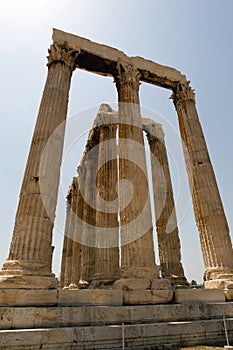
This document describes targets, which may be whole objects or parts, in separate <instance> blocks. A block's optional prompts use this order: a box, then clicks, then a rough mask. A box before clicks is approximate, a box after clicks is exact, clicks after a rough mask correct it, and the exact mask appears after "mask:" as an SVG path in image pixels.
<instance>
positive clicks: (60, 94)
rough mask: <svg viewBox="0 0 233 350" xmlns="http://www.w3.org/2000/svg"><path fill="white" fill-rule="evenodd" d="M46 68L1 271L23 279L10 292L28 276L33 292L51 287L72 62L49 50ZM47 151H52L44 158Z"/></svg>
mask: <svg viewBox="0 0 233 350" xmlns="http://www.w3.org/2000/svg"><path fill="white" fill-rule="evenodd" d="M48 62H49V63H48V76H47V81H46V84H45V89H44V93H43V97H42V101H41V105H40V110H39V114H38V118H37V123H36V126H35V131H34V135H33V139H32V143H31V149H30V153H29V156H28V161H27V166H26V170H25V174H24V179H23V184H22V188H21V193H20V200H19V205H18V211H17V215H16V221H15V227H14V232H13V238H12V243H11V247H10V253H9V257H8V259H7V261H6V262H5V264H4V266H3V270H2V271H1V274H4V275H10V276H12V275H16V276H17V275H21V279H19V278H17V277H15V283H14V285H13V284H12V287H13V288H20V287H21V282H22V279H23V277H22V276H23V275H25V276H27V277H25V278H27V280H28V281H29V284H31V288H34V287H35V288H53V287H55V279H54V277H53V276H54V275H53V274H52V273H51V262H52V251H53V248H52V230H53V225H54V218H55V209H56V201H57V191H58V184H59V177H60V166H61V159H62V150H63V142H64V130H65V120H66V114H67V105H68V95H69V89H70V81H71V75H72V71H73V70H74V68H75V59H74V57H73V53H72V54H71V52H70V51H69V50H68V49H64V48H61V47H59V46H58V45H53V46H52V47H51V50H50V51H49V57H48ZM58 127H59V129H58V130H56V129H57V128H58ZM55 130H56V132H55ZM48 146H49V150H50V151H48V152H47V153H46V152H44V151H45V149H46V148H45V147H48ZM32 275H34V277H32ZM29 276H31V277H30V278H29ZM35 276H44V279H43V278H42V277H41V280H39V279H38V278H37V279H36V278H35ZM24 282H25V281H24ZM24 282H23V285H24V287H26V286H27V283H26V282H25V283H24ZM43 282H44V283H43ZM1 286H3V287H7V280H6V276H4V283H2V280H1V279H0V287H1Z"/></svg>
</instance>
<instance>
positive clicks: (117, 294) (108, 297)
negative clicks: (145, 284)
mask: <svg viewBox="0 0 233 350" xmlns="http://www.w3.org/2000/svg"><path fill="white" fill-rule="evenodd" d="M91 292H92V298H91V304H92V305H123V292H122V291H121V290H108V289H101V290H98V289H92V290H91Z"/></svg>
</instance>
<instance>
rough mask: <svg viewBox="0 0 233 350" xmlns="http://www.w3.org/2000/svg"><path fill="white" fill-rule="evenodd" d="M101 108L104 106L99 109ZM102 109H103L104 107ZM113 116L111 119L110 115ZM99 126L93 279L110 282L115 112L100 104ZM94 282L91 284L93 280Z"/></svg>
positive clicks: (115, 226)
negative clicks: (98, 232) (96, 231)
mask: <svg viewBox="0 0 233 350" xmlns="http://www.w3.org/2000/svg"><path fill="white" fill-rule="evenodd" d="M103 107H105V108H103ZM104 109H105V110H104ZM114 117H115V118H114ZM95 124H96V125H98V128H99V156H98V173H97V178H96V186H97V199H96V207H97V211H96V229H97V230H98V229H99V230H101V228H102V232H101V231H100V233H101V236H99V235H98V234H97V237H96V238H97V241H96V247H97V249H96V259H95V271H94V280H95V284H96V286H97V281H96V280H98V281H100V282H101V281H102V283H108V284H109V283H111V282H113V281H115V280H116V279H117V278H119V223H118V191H117V185H118V171H117V143H116V133H117V126H118V113H117V112H115V114H114V112H112V109H111V107H110V106H108V108H107V106H106V105H102V106H101V107H100V111H99V113H98V115H97V118H96V120H95ZM93 285H94V283H93Z"/></svg>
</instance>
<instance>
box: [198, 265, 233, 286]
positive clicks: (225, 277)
mask: <svg viewBox="0 0 233 350" xmlns="http://www.w3.org/2000/svg"><path fill="white" fill-rule="evenodd" d="M204 287H205V288H206V289H233V270H229V269H224V268H213V269H211V268H210V269H206V270H205V282H204Z"/></svg>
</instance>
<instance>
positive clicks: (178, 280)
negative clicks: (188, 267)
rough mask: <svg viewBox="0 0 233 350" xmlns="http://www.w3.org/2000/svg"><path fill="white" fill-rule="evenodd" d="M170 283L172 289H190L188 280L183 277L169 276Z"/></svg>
mask: <svg viewBox="0 0 233 350" xmlns="http://www.w3.org/2000/svg"><path fill="white" fill-rule="evenodd" d="M167 278H168V279H169V280H170V282H171V285H172V287H174V288H189V283H188V281H187V279H186V278H185V277H183V276H174V275H173V276H169V277H167Z"/></svg>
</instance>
